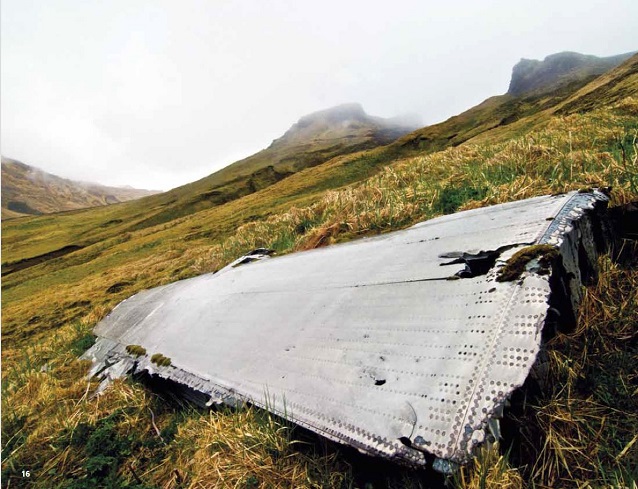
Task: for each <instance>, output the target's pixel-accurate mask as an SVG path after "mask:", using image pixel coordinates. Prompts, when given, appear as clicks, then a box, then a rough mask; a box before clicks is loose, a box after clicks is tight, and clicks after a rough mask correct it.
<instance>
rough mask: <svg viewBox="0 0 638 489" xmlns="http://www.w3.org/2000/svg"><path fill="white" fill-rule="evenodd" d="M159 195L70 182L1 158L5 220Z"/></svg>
mask: <svg viewBox="0 0 638 489" xmlns="http://www.w3.org/2000/svg"><path fill="white" fill-rule="evenodd" d="M156 193H159V191H158V190H144V189H135V188H132V187H111V186H107V185H100V184H97V183H93V182H81V181H77V180H71V179H68V178H63V177H59V176H57V175H54V174H52V173H48V172H46V171H44V170H41V169H39V168H36V167H34V166H31V165H27V164H26V163H23V162H21V161H18V160H14V159H12V158H6V157H4V156H3V157H2V219H11V218H15V217H22V216H25V215H40V214H50V213H54V212H62V211H70V210H77V209H84V208H88V207H95V206H100V205H109V204H117V203H120V202H127V201H130V200H134V199H139V198H141V197H146V196H149V195H153V194H156Z"/></svg>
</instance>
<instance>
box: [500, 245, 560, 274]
mask: <svg viewBox="0 0 638 489" xmlns="http://www.w3.org/2000/svg"><path fill="white" fill-rule="evenodd" d="M558 255H559V253H558V249H557V248H555V247H554V246H552V245H548V244H538V245H532V246H527V247H526V248H523V249H522V250H519V251H517V252H516V253H514V254H513V255H512V257H511V258H510V259H509V260H507V263H506V264H505V266H504V267H503V268H501V269H500V270H499V272H498V275H497V277H496V281H497V282H511V281H512V280H516V279H518V278H519V277H520V276H521V275H522V273H523V272H524V271H525V267H526V266H527V264H528V263H529V262H531V261H532V260H535V259H538V264H539V265H540V267H539V269H538V270H537V273H538V274H540V275H544V274H547V273H548V272H549V267H550V265H551V264H552V261H554V259H556V258H557V257H558Z"/></svg>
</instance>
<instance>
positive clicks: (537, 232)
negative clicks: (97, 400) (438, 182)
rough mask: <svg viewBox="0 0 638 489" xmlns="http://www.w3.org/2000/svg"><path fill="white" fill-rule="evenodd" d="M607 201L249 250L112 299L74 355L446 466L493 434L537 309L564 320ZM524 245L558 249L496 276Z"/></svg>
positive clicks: (104, 369) (520, 377)
mask: <svg viewBox="0 0 638 489" xmlns="http://www.w3.org/2000/svg"><path fill="white" fill-rule="evenodd" d="M606 205H607V197H606V196H605V195H604V194H603V193H601V192H598V191H594V192H589V193H570V194H564V195H557V196H544V197H537V198H532V199H527V200H523V201H519V202H512V203H507V204H502V205H496V206H492V207H487V208H483V209H475V210H470V211H465V212H460V213H457V214H453V215H448V216H444V217H440V218H437V219H432V220H429V221H426V222H423V223H420V224H417V225H415V226H413V227H411V228H409V229H406V230H402V231H397V232H393V233H389V234H385V235H382V236H379V237H375V238H370V239H363V240H360V241H356V242H352V243H347V244H342V245H335V246H331V247H327V248H322V249H318V250H312V251H307V252H302V253H294V254H290V255H286V256H282V257H275V258H268V257H267V255H268V253H267V250H258V251H256V252H253V253H251V254H250V255H247V257H242V258H240V259H239V260H237V262H235V263H234V266H229V267H226V268H225V269H224V270H222V271H220V272H218V273H215V274H206V275H202V276H199V277H196V278H192V279H188V280H183V281H180V282H176V283H172V284H169V285H165V286H163V287H158V288H155V289H151V290H146V291H143V292H140V293H138V294H136V295H134V296H133V297H131V298H129V299H127V300H125V301H124V302H122V303H121V304H119V305H118V306H117V307H116V308H115V309H114V310H113V312H112V313H111V314H110V315H109V316H107V317H106V318H105V319H104V320H103V321H102V322H100V323H99V324H98V325H97V327H96V328H95V333H96V334H97V335H98V337H99V338H98V341H97V342H96V344H95V345H94V346H93V347H92V348H91V349H90V350H89V351H88V352H87V353H86V354H85V357H86V358H91V359H93V361H94V368H93V370H92V372H91V374H92V375H93V374H97V375H100V376H102V377H103V378H104V379H105V383H107V382H108V380H109V379H111V378H115V377H118V376H121V375H123V374H125V373H127V372H132V371H135V372H139V371H147V372H148V373H150V374H152V375H158V376H160V377H164V378H167V379H171V380H173V381H176V382H178V383H180V384H182V385H184V386H188V387H189V388H190V389H192V390H194V391H197V392H199V393H203V394H205V395H206V396H207V397H206V398H207V399H209V401H208V404H209V405H210V404H212V403H225V404H229V405H238V404H241V403H243V402H250V403H253V404H255V405H257V406H261V407H263V408H266V409H268V410H270V411H272V412H273V413H276V414H277V415H279V416H283V417H285V418H288V419H290V420H292V421H293V422H295V423H297V424H299V425H301V426H304V427H306V428H309V429H311V430H313V431H315V432H317V433H319V434H321V435H323V436H326V437H328V438H330V439H332V440H336V441H339V442H342V443H346V444H349V445H352V446H354V447H356V448H358V449H359V450H361V451H363V452H366V453H369V454H372V455H377V456H380V457H384V458H388V459H392V460H396V461H399V462H402V463H407V464H410V465H423V464H425V463H426V457H425V455H424V454H425V453H428V454H431V455H433V456H435V457H437V458H438V459H439V460H438V461H437V462H436V467H437V468H438V469H439V470H442V471H448V470H451V468H453V466H454V464H457V463H464V462H466V461H467V460H468V459H469V458H470V457H471V455H472V453H473V450H474V449H475V448H476V446H477V445H479V444H480V443H482V442H484V441H485V439H486V437H487V436H489V435H492V436H495V437H498V436H499V432H498V422H497V421H496V420H497V418H498V417H500V416H501V414H502V410H503V407H504V404H505V402H506V400H507V399H508V397H509V396H510V395H511V393H512V392H513V391H514V390H515V389H516V388H518V387H520V386H521V385H522V384H523V382H524V381H525V379H526V378H527V377H528V375H529V374H530V370H531V369H532V366H533V365H534V364H535V361H536V358H537V355H538V352H539V349H540V348H541V332H542V330H543V327H544V325H545V321H546V317H547V315H548V310H549V309H550V308H551V310H552V311H553V315H554V316H555V314H558V313H560V314H561V315H562V317H563V318H568V317H572V318H573V315H574V310H575V307H576V306H577V304H578V302H579V300H580V297H581V296H580V294H581V282H582V280H581V271H582V270H583V269H584V268H583V267H584V266H585V265H586V266H587V270H592V267H593V264H595V262H596V260H595V258H596V253H597V246H600V244H601V243H600V242H601V240H600V236H602V230H601V226H602V224H601V223H602V222H603V221H602V217H601V216H602V214H603V212H604V209H605V208H606ZM538 244H550V245H552V246H553V247H555V248H556V250H558V253H556V255H557V258H556V257H554V258H553V259H552V260H551V265H550V266H548V265H547V260H546V262H545V264H544V265H542V266H541V264H540V263H541V261H540V260H539V259H535V260H531V261H530V262H529V263H526V264H525V268H524V271H523V273H522V275H521V276H520V277H519V278H517V279H516V280H513V281H505V282H499V281H497V280H496V278H497V273H498V271H499V270H500V269H501V268H502V267H503V266H504V265H505V263H506V261H507V260H508V259H509V258H510V257H511V256H512V255H514V254H515V253H516V252H517V251H518V250H521V249H523V248H525V247H527V246H531V245H538ZM264 258H268V259H264ZM247 261H252V263H248V264H243V265H242V266H238V265H240V264H242V263H244V262H247ZM585 261H587V263H586V264H585ZM588 273H589V272H588ZM552 288H554V289H555V290H552ZM550 302H551V304H550ZM570 315H571V316H570ZM130 345H136V346H140V347H141V348H142V350H145V351H146V353H145V354H143V355H141V356H136V355H132V354H130V353H127V351H126V347H127V346H130ZM129 350H130V351H137V352H140V351H142V350H137V349H135V348H132V347H130V348H129ZM157 354H161V355H162V357H161V358H164V359H167V360H170V365H164V366H162V365H158V364H157V362H155V363H154V362H153V361H151V358H152V357H153V355H156V357H155V358H156V360H157V358H160V357H159V356H158V355H157ZM164 363H166V362H164Z"/></svg>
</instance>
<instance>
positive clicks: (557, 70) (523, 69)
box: [507, 51, 636, 96]
mask: <svg viewBox="0 0 638 489" xmlns="http://www.w3.org/2000/svg"><path fill="white" fill-rule="evenodd" d="M635 53H636V51H632V52H628V53H622V54H617V55H614V56H607V57H598V56H594V55H589V54H581V53H576V52H574V51H563V52H560V53H554V54H550V55H548V56H546V57H545V58H544V59H543V60H542V61H540V60H536V59H526V58H522V59H521V60H520V61H519V62H518V63H517V64H516V65H514V68H513V69H512V76H511V79H510V84H509V88H508V90H507V93H508V94H510V95H515V96H520V95H523V94H527V93H530V92H546V91H548V90H555V89H556V88H558V87H560V86H561V85H566V84H569V83H571V82H574V81H576V80H578V79H586V78H588V77H596V76H599V75H602V74H603V73H605V72H607V71H609V70H610V69H612V68H615V67H616V66H618V65H620V64H621V63H623V62H624V61H626V60H627V59H629V58H630V57H631V56H633V55H634V54H635Z"/></svg>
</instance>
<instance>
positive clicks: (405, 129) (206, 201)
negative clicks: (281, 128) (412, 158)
mask: <svg viewBox="0 0 638 489" xmlns="http://www.w3.org/2000/svg"><path fill="white" fill-rule="evenodd" d="M416 127H418V126H416ZM414 129H415V125H414V123H413V122H410V118H409V117H407V116H406V117H397V118H392V119H383V118H381V117H374V116H370V115H368V114H366V113H365V111H364V110H363V108H362V107H361V105H359V104H356V103H351V104H343V105H338V106H336V107H332V108H329V109H325V110H321V111H318V112H314V113H311V114H308V115H305V116H303V117H301V118H300V119H299V120H298V121H297V122H296V123H294V124H293V125H292V126H291V127H290V128H289V129H288V130H287V131H286V132H285V133H284V134H283V135H282V136H281V137H280V138H277V139H275V140H274V141H273V142H272V143H271V144H270V145H269V146H268V147H267V148H265V149H263V150H261V151H259V152H257V153H255V154H254V155H252V156H249V157H247V158H244V159H242V160H239V161H236V162H235V163H233V164H231V165H229V166H227V167H225V168H222V169H221V170H219V171H217V172H215V173H213V174H211V175H209V176H207V177H204V178H202V179H200V180H198V181H196V182H192V183H189V184H187V185H184V186H181V187H178V188H175V189H173V190H170V191H168V192H165V193H164V194H162V195H158V196H155V197H152V198H151V199H152V200H150V201H148V205H149V206H150V208H151V209H152V210H153V212H152V213H151V215H149V216H148V217H147V218H146V219H144V220H143V221H142V222H139V223H138V224H136V227H137V228H143V227H148V226H153V225H156V224H160V223H163V222H167V221H170V220H172V219H174V218H176V217H180V216H185V215H188V214H191V213H193V212H198V211H201V210H204V209H207V208H209V207H213V206H220V205H223V204H226V203H228V202H232V201H234V200H237V199H241V198H242V197H245V196H247V195H250V194H253V193H255V192H259V191H260V190H263V189H265V188H267V187H270V186H272V185H274V184H276V183H277V182H280V181H281V180H284V179H287V178H289V177H291V176H292V175H295V174H296V173H299V172H301V171H304V170H308V169H309V168H313V167H317V166H325V164H326V163H328V162H330V161H331V160H333V159H335V158H338V157H345V156H346V155H351V154H354V153H357V152H361V151H364V150H371V149H374V148H378V147H382V146H385V145H387V144H390V143H392V142H393V141H395V140H396V139H397V138H399V137H401V136H403V135H405V134H407V133H409V132H410V131H413V130H414Z"/></svg>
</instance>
